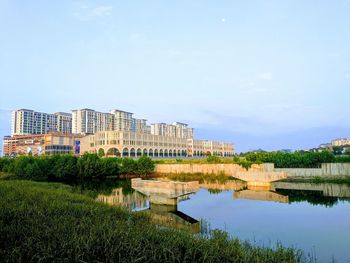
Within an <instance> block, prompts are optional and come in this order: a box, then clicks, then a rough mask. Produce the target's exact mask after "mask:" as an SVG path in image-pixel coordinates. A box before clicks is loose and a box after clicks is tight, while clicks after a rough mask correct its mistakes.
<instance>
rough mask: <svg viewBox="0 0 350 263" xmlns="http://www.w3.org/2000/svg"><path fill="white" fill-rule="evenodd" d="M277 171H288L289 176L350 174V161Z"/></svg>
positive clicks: (337, 175) (279, 169) (278, 170)
mask: <svg viewBox="0 0 350 263" xmlns="http://www.w3.org/2000/svg"><path fill="white" fill-rule="evenodd" d="M275 171H276V172H286V173H287V175H288V177H315V176H320V177H322V176H323V177H332V176H334V177H339V176H350V163H323V164H322V165H321V168H276V169H275Z"/></svg>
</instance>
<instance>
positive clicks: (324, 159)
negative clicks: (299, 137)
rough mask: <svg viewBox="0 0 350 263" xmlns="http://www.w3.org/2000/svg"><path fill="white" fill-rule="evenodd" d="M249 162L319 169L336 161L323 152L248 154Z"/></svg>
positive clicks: (280, 166)
mask: <svg viewBox="0 0 350 263" xmlns="http://www.w3.org/2000/svg"><path fill="white" fill-rule="evenodd" d="M245 157H246V159H247V161H250V162H253V163H259V162H260V163H274V164H275V167H276V168H318V167H320V166H321V163H332V162H335V161H336V159H335V157H334V155H333V154H332V153H330V152H328V151H323V152H295V153H283V152H261V153H248V154H246V155H245Z"/></svg>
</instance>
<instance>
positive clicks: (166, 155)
mask: <svg viewBox="0 0 350 263" xmlns="http://www.w3.org/2000/svg"><path fill="white" fill-rule="evenodd" d="M164 157H168V150H167V149H165V150H164Z"/></svg>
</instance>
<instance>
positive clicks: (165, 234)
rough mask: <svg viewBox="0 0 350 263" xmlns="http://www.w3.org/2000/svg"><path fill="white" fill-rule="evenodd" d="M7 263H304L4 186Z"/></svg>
mask: <svg viewBox="0 0 350 263" xmlns="http://www.w3.org/2000/svg"><path fill="white" fill-rule="evenodd" d="M0 196H1V198H0V208H1V209H0V226H1V227H0V259H1V261H2V262H276V263H277V262H305V258H304V257H303V255H302V253H301V252H300V251H299V250H295V249H293V248H283V247H282V246H280V245H277V247H275V248H267V247H266V248H263V247H256V246H252V245H251V244H249V243H246V242H243V243H242V242H240V241H239V240H237V239H234V240H232V239H230V238H229V237H228V235H227V234H226V233H225V232H222V231H214V232H212V233H211V235H210V237H209V238H203V237H199V236H193V235H191V234H188V233H185V232H179V231H175V230H169V229H160V228H157V227H156V226H154V225H152V224H150V223H149V220H148V218H147V217H146V216H145V215H143V214H142V213H141V214H139V213H130V212H127V211H126V210H123V209H120V208H116V207H111V206H108V205H105V204H101V203H97V202H95V201H94V200H93V199H92V198H90V197H88V196H84V195H81V194H78V193H74V192H73V191H72V188H71V187H70V186H66V185H62V184H58V183H38V182H30V181H15V180H11V181H5V180H0Z"/></svg>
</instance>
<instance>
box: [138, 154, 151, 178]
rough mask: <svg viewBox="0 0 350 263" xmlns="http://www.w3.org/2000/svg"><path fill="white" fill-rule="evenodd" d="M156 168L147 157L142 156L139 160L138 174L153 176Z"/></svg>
mask: <svg viewBox="0 0 350 263" xmlns="http://www.w3.org/2000/svg"><path fill="white" fill-rule="evenodd" d="M154 167H155V165H154V162H153V161H152V159H151V158H149V157H147V156H142V157H140V158H139V159H138V160H137V174H140V175H147V174H151V173H153V172H154Z"/></svg>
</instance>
